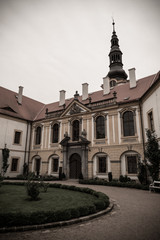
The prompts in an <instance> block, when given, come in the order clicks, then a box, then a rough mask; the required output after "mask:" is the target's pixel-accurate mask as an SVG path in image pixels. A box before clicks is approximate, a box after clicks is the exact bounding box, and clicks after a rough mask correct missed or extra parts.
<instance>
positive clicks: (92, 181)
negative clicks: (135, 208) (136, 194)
mask: <svg viewBox="0 0 160 240" xmlns="http://www.w3.org/2000/svg"><path fill="white" fill-rule="evenodd" d="M79 183H80V184H90V185H104V186H113V187H127V188H136V189H142V190H149V185H142V184H140V183H135V182H132V181H131V182H118V181H112V182H108V181H107V180H102V179H98V180H95V179H90V180H79Z"/></svg>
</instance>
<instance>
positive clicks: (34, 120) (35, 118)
mask: <svg viewBox="0 0 160 240" xmlns="http://www.w3.org/2000/svg"><path fill="white" fill-rule="evenodd" d="M45 107H46V104H44V105H43V107H42V109H41V110H40V111H39V112H38V113H37V115H36V116H35V118H34V119H33V121H35V120H36V118H37V117H38V115H40V113H41V112H42V111H43V110H44V108H45Z"/></svg>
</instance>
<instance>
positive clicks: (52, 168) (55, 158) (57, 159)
mask: <svg viewBox="0 0 160 240" xmlns="http://www.w3.org/2000/svg"><path fill="white" fill-rule="evenodd" d="M55 160H56V161H57V171H55V169H54V164H55ZM58 170H59V158H58V157H52V164H51V172H52V173H58Z"/></svg>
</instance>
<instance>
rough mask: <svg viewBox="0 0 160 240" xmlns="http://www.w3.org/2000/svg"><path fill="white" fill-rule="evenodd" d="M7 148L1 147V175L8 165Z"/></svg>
mask: <svg viewBox="0 0 160 240" xmlns="http://www.w3.org/2000/svg"><path fill="white" fill-rule="evenodd" d="M9 152H10V151H9V149H8V148H6V147H5V148H4V149H2V156H3V165H2V171H3V176H4V175H5V173H6V172H7V169H8V167H9V164H8V158H9Z"/></svg>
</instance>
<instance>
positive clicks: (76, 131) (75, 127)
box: [72, 120, 79, 141]
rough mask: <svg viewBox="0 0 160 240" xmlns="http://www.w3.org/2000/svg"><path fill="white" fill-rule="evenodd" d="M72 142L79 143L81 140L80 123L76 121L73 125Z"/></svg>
mask: <svg viewBox="0 0 160 240" xmlns="http://www.w3.org/2000/svg"><path fill="white" fill-rule="evenodd" d="M72 140H73V141H78V140H79V121H78V120H74V121H73V124H72Z"/></svg>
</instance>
